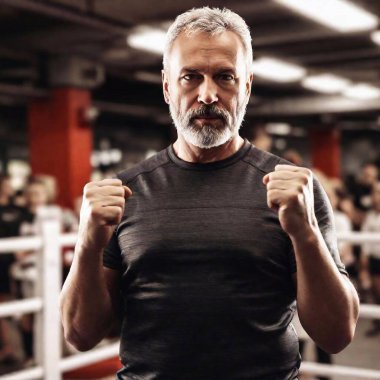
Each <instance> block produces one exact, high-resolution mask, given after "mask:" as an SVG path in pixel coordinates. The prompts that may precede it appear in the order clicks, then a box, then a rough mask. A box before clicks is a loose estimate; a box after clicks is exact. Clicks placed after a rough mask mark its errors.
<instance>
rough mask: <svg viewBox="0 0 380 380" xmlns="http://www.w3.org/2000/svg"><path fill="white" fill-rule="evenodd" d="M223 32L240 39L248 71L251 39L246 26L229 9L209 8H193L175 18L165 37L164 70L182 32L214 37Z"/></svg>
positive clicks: (250, 57)
mask: <svg viewBox="0 0 380 380" xmlns="http://www.w3.org/2000/svg"><path fill="white" fill-rule="evenodd" d="M225 31H231V32H234V33H236V34H237V35H238V36H239V37H240V39H241V41H242V43H243V46H244V49H245V52H246V56H247V67H248V69H249V70H250V69H251V66H252V60H253V53H252V43H251V41H252V38H251V33H250V32H249V28H248V25H247V24H246V22H245V21H244V20H243V18H242V17H240V16H239V15H238V14H236V13H235V12H232V11H230V10H229V9H226V8H223V9H220V8H210V7H203V8H193V9H190V10H189V11H187V12H185V13H182V14H180V15H179V16H177V18H176V19H175V21H174V22H173V24H172V25H171V26H170V28H169V30H168V32H167V35H166V43H165V49H164V58H163V66H164V70H166V69H167V68H168V64H169V58H168V57H169V54H170V50H171V48H172V46H173V43H174V41H175V39H176V38H177V37H178V36H179V35H180V34H181V33H182V32H185V33H186V34H187V35H191V34H194V33H199V32H206V33H209V34H210V35H216V34H219V33H222V32H225Z"/></svg>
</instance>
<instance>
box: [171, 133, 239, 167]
mask: <svg viewBox="0 0 380 380" xmlns="http://www.w3.org/2000/svg"><path fill="white" fill-rule="evenodd" d="M243 144H244V140H243V139H242V138H241V137H240V136H239V135H235V136H234V137H233V138H232V139H231V140H229V141H227V142H226V143H225V144H223V145H220V146H217V147H215V148H208V149H204V148H198V147H197V146H195V145H192V144H189V143H188V142H186V140H185V139H184V138H183V137H182V136H181V135H178V139H177V141H176V142H175V143H174V144H173V148H174V152H175V153H176V155H177V156H178V157H179V158H180V159H181V160H184V161H187V162H194V163H204V164H205V163H208V162H215V161H221V160H224V159H225V158H227V157H229V156H232V155H233V154H234V153H236V152H237V151H238V150H239V149H240V148H241V147H242V146H243Z"/></svg>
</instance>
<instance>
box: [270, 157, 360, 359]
mask: <svg viewBox="0 0 380 380" xmlns="http://www.w3.org/2000/svg"><path fill="white" fill-rule="evenodd" d="M263 182H264V184H265V185H266V186H267V190H268V206H269V207H271V208H273V209H276V210H277V211H278V215H279V221H280V223H281V227H282V228H283V230H284V231H285V232H286V233H287V234H288V235H289V237H290V239H291V241H292V244H293V248H294V252H295V258H296V263H297V273H296V275H295V278H294V280H295V283H296V288H297V308H298V314H299V318H300V322H301V324H302V326H303V327H304V328H305V330H306V332H307V333H308V334H309V335H310V337H311V338H312V339H313V340H314V341H315V342H316V343H317V344H318V345H319V346H320V347H321V348H322V349H324V350H325V351H327V352H330V353H337V352H339V351H341V350H342V349H343V348H344V347H346V346H347V345H348V344H349V343H350V342H351V340H352V338H353V335H354V331H355V327H356V322H357V318H358V310H359V300H358V296H357V293H356V291H355V289H354V287H353V286H352V284H351V283H350V281H349V280H348V278H347V277H346V276H345V275H343V274H342V273H340V272H339V270H338V268H337V266H336V264H335V262H334V260H333V258H332V254H331V252H330V251H329V249H328V247H327V245H326V242H325V239H324V237H323V236H322V233H321V230H320V226H319V224H318V221H317V217H316V214H315V212H314V190H313V174H312V173H311V171H310V170H308V169H306V168H297V167H294V166H289V165H277V166H276V168H275V171H274V172H272V173H269V174H267V175H266V176H265V177H264V179H263ZM327 211H328V210H327ZM325 218H327V220H325V222H327V223H328V224H331V223H332V222H331V223H330V216H329V212H326V213H325ZM325 235H326V231H325ZM328 238H329V240H333V239H335V238H334V237H333V236H331V234H330V236H328ZM330 243H331V241H329V244H330Z"/></svg>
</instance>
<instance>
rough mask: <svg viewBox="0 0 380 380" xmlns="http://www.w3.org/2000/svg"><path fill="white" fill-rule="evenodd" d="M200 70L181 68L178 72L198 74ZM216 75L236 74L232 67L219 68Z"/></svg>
mask: <svg viewBox="0 0 380 380" xmlns="http://www.w3.org/2000/svg"><path fill="white" fill-rule="evenodd" d="M201 71H202V70H201V69H194V68H192V67H183V68H182V69H181V71H180V73H183V72H187V73H199V72H201ZM216 72H217V73H225V72H229V73H234V74H236V70H235V69H234V68H232V67H220V68H218V69H217V70H216Z"/></svg>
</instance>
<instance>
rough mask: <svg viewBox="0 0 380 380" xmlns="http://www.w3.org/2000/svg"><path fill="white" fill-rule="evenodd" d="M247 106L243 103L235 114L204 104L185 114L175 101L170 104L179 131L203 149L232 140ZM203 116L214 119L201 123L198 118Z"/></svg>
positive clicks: (191, 142) (186, 139)
mask: <svg viewBox="0 0 380 380" xmlns="http://www.w3.org/2000/svg"><path fill="white" fill-rule="evenodd" d="M246 107H247V103H244V104H241V105H240V106H239V107H238V108H237V111H236V113H235V114H234V115H233V114H231V113H229V112H228V111H226V110H224V109H223V108H220V107H218V106H216V105H215V104H211V105H207V104H202V105H201V106H200V107H198V108H197V109H190V110H188V111H187V112H186V113H184V114H183V113H182V112H181V111H180V109H179V108H176V107H175V106H174V104H173V103H170V104H169V109H170V115H171V117H172V119H173V122H174V126H175V127H176V129H177V132H178V133H179V134H181V135H182V136H183V138H184V139H185V141H186V142H187V143H189V144H192V145H194V146H196V147H198V148H202V149H210V148H215V147H218V146H220V145H223V144H225V143H226V142H227V141H229V140H231V139H232V137H233V136H235V134H237V133H238V131H239V129H240V126H241V124H242V122H243V118H244V115H245V111H246ZM202 117H206V118H214V120H213V122H210V123H208V122H207V119H206V122H204V123H203V124H201V125H200V124H199V122H198V123H197V118H202ZM215 119H218V120H215ZM215 121H216V123H215Z"/></svg>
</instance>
